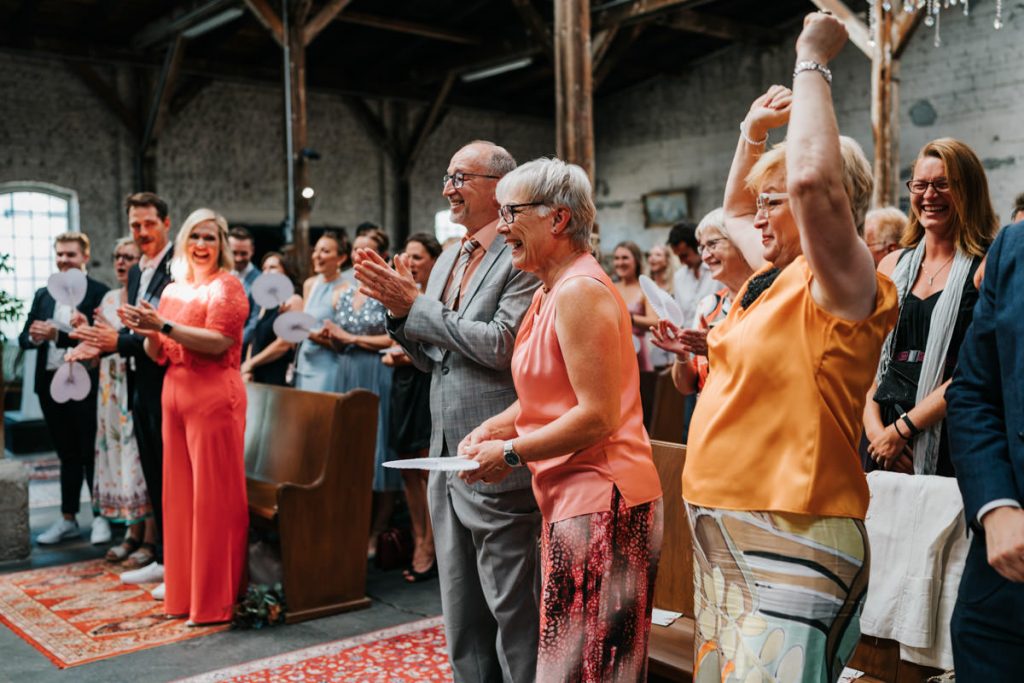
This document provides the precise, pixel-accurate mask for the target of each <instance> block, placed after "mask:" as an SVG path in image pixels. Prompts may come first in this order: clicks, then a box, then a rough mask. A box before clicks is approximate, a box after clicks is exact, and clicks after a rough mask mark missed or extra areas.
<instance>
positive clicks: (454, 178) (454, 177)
mask: <svg viewBox="0 0 1024 683" xmlns="http://www.w3.org/2000/svg"><path fill="white" fill-rule="evenodd" d="M500 177H501V176H497V175H487V174H485V173H463V172H462V171H456V172H455V173H453V174H451V175H448V174H447V173H445V174H444V178H443V179H442V180H441V187H442V188H443V187H445V186H446V185H447V184H448V182H449V181H451V184H452V187H454V188H455V189H456V190H458V189H460V188H461V187H462V186H463V185H465V184H466V178H495V179H498V178H500Z"/></svg>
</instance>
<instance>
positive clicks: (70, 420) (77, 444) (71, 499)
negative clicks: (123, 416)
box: [39, 370, 96, 515]
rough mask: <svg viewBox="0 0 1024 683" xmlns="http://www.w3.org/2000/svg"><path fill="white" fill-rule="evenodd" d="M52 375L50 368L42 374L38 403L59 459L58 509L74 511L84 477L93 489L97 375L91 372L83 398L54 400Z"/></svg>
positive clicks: (77, 507)
mask: <svg viewBox="0 0 1024 683" xmlns="http://www.w3.org/2000/svg"><path fill="white" fill-rule="evenodd" d="M53 375H54V371H52V370H47V371H46V372H45V373H44V374H43V378H44V382H45V384H44V385H43V386H40V387H39V407H40V408H42V411H43V420H44V421H45V422H46V429H47V431H49V432H50V438H51V439H52V440H53V446H54V448H55V449H56V450H57V457H58V458H59V459H60V511H61V512H62V513H64V514H66V515H77V514H78V510H79V501H80V500H81V498H82V482H83V481H85V483H86V484H87V485H88V486H89V491H90V492H91V491H92V477H93V466H94V463H95V461H96V377H95V375H93V376H92V390H91V391H90V392H89V395H88V396H86V397H85V399H83V400H81V401H68V402H67V403H57V402H56V401H54V400H53V398H51V397H50V382H52V381H53Z"/></svg>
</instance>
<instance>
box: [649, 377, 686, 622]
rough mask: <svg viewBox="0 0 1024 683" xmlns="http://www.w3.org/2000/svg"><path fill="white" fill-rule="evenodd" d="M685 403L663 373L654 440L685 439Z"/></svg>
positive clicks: (655, 411)
mask: <svg viewBox="0 0 1024 683" xmlns="http://www.w3.org/2000/svg"><path fill="white" fill-rule="evenodd" d="M685 401H686V397H685V396H683V395H682V394H680V393H679V390H678V389H676V387H675V385H674V384H673V383H672V372H671V370H665V371H663V372H661V373H660V374H659V375H658V376H657V379H656V381H655V384H654V402H653V405H652V407H651V421H650V426H649V428H648V430H647V433H648V434H650V436H651V438H652V439H657V440H659V441H667V442H670V443H675V444H678V443H679V441H680V440H681V439H682V438H683V411H684V410H685V407H686V406H685ZM677 611H678V610H677Z"/></svg>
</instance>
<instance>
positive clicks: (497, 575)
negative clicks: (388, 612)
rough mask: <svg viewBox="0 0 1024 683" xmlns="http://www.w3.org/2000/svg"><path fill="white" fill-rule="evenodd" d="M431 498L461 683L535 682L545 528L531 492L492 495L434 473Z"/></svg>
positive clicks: (452, 653) (451, 649) (447, 622)
mask: <svg viewBox="0 0 1024 683" xmlns="http://www.w3.org/2000/svg"><path fill="white" fill-rule="evenodd" d="M427 496H428V501H429V507H430V521H431V524H432V525H433V529H434V544H435V547H436V548H437V568H438V573H439V576H440V583H441V607H442V609H443V611H444V626H445V634H446V636H447V638H448V656H449V658H450V659H451V663H452V671H453V674H454V676H455V680H456V682H457V683H484V682H488V683H489V682H491V681H504V682H505V683H528V682H531V681H533V680H534V677H535V675H536V669H537V639H538V629H539V627H540V611H539V605H540V571H539V562H538V544H539V540H540V525H541V514H540V510H539V509H538V508H537V501H536V500H535V499H534V496H533V490H532V489H530V488H525V489H519V490H514V491H505V492H503V493H487V492H482V491H476V490H473V489H472V488H470V487H469V486H467V485H466V484H465V483H464V482H463V481H462V480H461V479H459V478H458V476H457V475H456V474H454V473H447V472H431V473H430V480H429V484H428V487H427Z"/></svg>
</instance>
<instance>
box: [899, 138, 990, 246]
mask: <svg viewBox="0 0 1024 683" xmlns="http://www.w3.org/2000/svg"><path fill="white" fill-rule="evenodd" d="M925 157H932V158H934V159H939V160H940V161H941V162H942V163H943V165H944V166H945V167H946V180H947V181H948V182H949V198H950V203H951V204H952V205H953V215H952V217H951V219H950V227H951V228H952V229H953V241H954V243H955V244H956V248H957V249H958V250H960V251H962V252H964V253H966V254H970V255H971V256H984V255H985V252H986V251H987V250H988V246H989V245H990V244H992V242H993V240H995V238H996V233H997V232H998V231H999V218H998V217H997V216H996V211H995V209H994V208H992V199H991V198H990V197H989V193H988V179H987V178H986V177H985V168H984V167H983V166H982V165H981V160H980V159H978V155H977V154H975V153H974V150H972V149H971V148H970V147H968V146H967V145H965V144H964V143H962V142H960V141H959V140H954V139H953V138H939V139H938V140H932V141H931V142H929V143H928V144H926V145H925V146H924V147H922V148H921V152H920V153H919V154H918V155H917V159H916V160H915V161H914V166H915V167H916V166H917V162H918V161H921V160H922V159H924V158H925ZM911 178H913V173H911ZM911 209H913V204H911ZM923 237H924V227H923V226H922V225H921V221H920V220H919V219H918V216H917V213H915V212H914V211H913V210H911V213H910V223H909V224H908V225H907V229H906V230H905V231H904V232H903V241H902V244H903V246H905V247H913V246H915V245H916V244H917V243H918V242H920V241H921V238H923Z"/></svg>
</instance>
